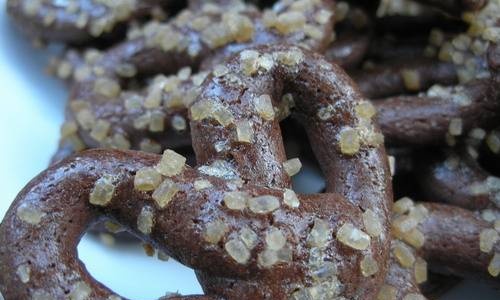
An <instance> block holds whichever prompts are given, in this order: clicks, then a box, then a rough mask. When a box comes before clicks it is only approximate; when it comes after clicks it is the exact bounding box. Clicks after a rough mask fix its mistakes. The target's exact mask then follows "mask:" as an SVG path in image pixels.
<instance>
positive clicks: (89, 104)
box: [54, 0, 332, 161]
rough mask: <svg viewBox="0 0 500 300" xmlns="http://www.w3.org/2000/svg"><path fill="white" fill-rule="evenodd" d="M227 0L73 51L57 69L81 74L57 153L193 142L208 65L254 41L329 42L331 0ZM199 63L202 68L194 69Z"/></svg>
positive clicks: (318, 44) (156, 149)
mask: <svg viewBox="0 0 500 300" xmlns="http://www.w3.org/2000/svg"><path fill="white" fill-rule="evenodd" d="M222 2H224V1H222ZM228 2H229V3H226V4H224V3H223V4H219V6H215V5H213V4H205V5H200V6H199V7H198V6H194V8H190V9H186V10H184V11H182V12H181V13H179V14H178V15H177V16H176V17H174V18H173V19H172V20H171V21H169V22H168V23H158V22H151V23H148V24H146V25H145V26H143V27H142V28H139V29H135V30H132V31H131V32H130V33H129V37H130V40H128V41H125V42H123V43H122V44H120V45H117V46H116V47H113V48H112V49H110V50H108V51H106V52H105V53H102V54H101V53H98V52H96V51H88V52H87V53H86V55H85V58H86V59H85V60H82V59H81V58H80V57H79V56H78V55H76V54H75V53H70V54H69V55H68V56H67V59H66V60H65V61H64V62H63V63H61V65H60V67H59V71H60V69H63V71H62V72H59V73H62V74H63V75H64V76H63V77H64V78H68V77H73V78H74V81H75V82H74V84H73V87H72V90H71V92H70V102H69V105H68V109H67V122H66V123H65V124H64V125H63V128H62V137H61V146H60V150H59V151H58V153H57V154H56V155H55V157H54V161H57V160H60V159H61V158H64V157H67V156H68V155H69V154H71V153H73V152H75V151H79V150H82V149H84V148H88V147H98V146H101V147H112V148H119V149H137V150H144V151H149V152H156V153H160V152H161V151H162V150H163V149H165V148H168V147H177V146H179V145H189V137H188V136H187V135H186V134H183V133H185V132H189V130H187V122H186V111H185V107H186V105H189V103H190V102H191V101H193V100H194V98H195V97H196V95H197V94H198V93H199V85H200V84H201V82H202V81H203V79H204V77H205V76H206V75H207V72H205V71H204V70H206V69H207V68H211V67H213V66H216V65H218V64H220V62H221V61H222V60H223V59H224V58H225V57H227V56H228V55H230V54H231V53H234V52H235V51H239V50H241V49H243V48H245V47H249V46H251V45H259V44H263V43H264V44H269V43H290V44H297V43H299V44H301V45H303V46H304V47H307V48H311V49H313V50H317V51H321V49H323V48H325V47H326V45H327V42H328V40H329V36H330V34H331V30H332V24H331V20H330V19H331V16H332V13H331V3H330V2H329V1H316V0H315V1H298V2H295V3H290V2H288V1H283V2H278V3H277V4H276V5H275V6H274V7H275V8H274V10H266V11H264V12H263V13H262V12H260V11H258V10H257V9H256V8H255V7H253V6H251V5H248V4H243V3H242V2H240V1H228ZM251 59H252V58H249V64H251V63H252V60H251ZM200 66H201V69H202V71H201V72H199V73H196V74H193V75H191V70H196V69H198V68H199V67H200ZM219 67H220V68H218V69H217V68H216V70H218V71H219V72H224V68H223V67H222V65H221V66H219ZM252 67H253V66H251V65H249V68H252ZM177 71H178V73H177V75H171V76H169V77H165V76H158V77H156V78H155V79H154V80H153V81H152V82H151V83H150V84H149V86H148V88H146V89H144V90H134V89H127V86H126V85H125V83H126V79H127V78H130V77H138V76H140V75H141V74H144V75H147V74H157V73H163V74H172V73H176V72H177ZM249 71H251V70H250V69H249ZM179 133H180V134H179Z"/></svg>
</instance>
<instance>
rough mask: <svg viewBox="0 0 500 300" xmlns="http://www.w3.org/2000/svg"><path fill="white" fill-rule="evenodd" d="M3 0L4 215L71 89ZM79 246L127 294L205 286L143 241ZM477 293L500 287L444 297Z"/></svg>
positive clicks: (50, 137)
mask: <svg viewBox="0 0 500 300" xmlns="http://www.w3.org/2000/svg"><path fill="white" fill-rule="evenodd" d="M4 1H5V0H0V66H1V67H0V101H1V102H2V103H3V104H2V108H1V109H0V137H1V139H2V141H3V142H2V145H1V147H0V187H1V188H0V199H1V201H0V218H1V217H3V215H4V214H5V212H6V210H7V209H8V207H9V205H10V203H11V201H12V200H13V199H14V198H15V196H16V194H17V193H18V192H19V191H20V190H21V189H22V188H23V187H24V186H25V185H26V184H27V183H28V181H29V180H30V179H32V178H33V177H34V176H35V175H36V174H38V173H39V172H41V171H42V170H43V169H45V168H46V167H47V164H48V162H49V159H50V157H51V155H52V154H53V153H54V151H55V149H56V147H57V140H58V136H59V126H60V124H61V123H62V122H63V110H64V103H65V102H66V94H67V89H66V88H65V87H64V86H63V84H62V83H61V82H59V81H58V80H55V79H53V78H51V77H49V76H47V75H45V74H44V73H43V69H44V68H45V66H46V62H47V60H48V54H47V51H43V50H40V49H33V48H32V47H31V45H30V43H29V41H28V40H27V39H26V38H25V37H24V36H22V35H21V34H19V31H17V30H16V29H15V28H14V27H13V26H12V24H11V23H10V22H9V20H8V18H7V17H6V14H5V3H4ZM312 182H313V183H314V182H316V181H315V180H312ZM314 184H317V182H316V183H314ZM78 250H79V256H80V258H81V259H82V261H84V262H85V264H86V266H87V269H88V270H89V272H90V273H91V274H92V275H93V276H94V277H95V278H96V279H98V280H99V281H101V282H102V283H104V284H105V285H106V286H108V287H110V288H111V289H113V290H114V291H115V292H116V293H118V294H120V295H121V296H124V297H127V298H129V299H156V298H158V297H160V296H162V295H164V294H165V293H166V292H175V291H178V292H180V293H182V294H197V293H201V292H202V291H201V288H200V286H199V284H198V282H197V281H196V278H195V276H194V273H193V271H192V270H190V269H188V268H185V267H183V266H181V265H180V264H178V263H176V262H173V261H169V262H161V261H158V260H156V259H154V258H150V257H146V256H145V255H144V252H143V250H142V247H140V246H137V245H136V246H130V245H128V246H127V245H119V246H116V247H111V248H110V247H107V246H104V245H103V244H102V243H99V242H97V241H96V240H94V239H93V238H92V237H89V236H86V237H85V238H84V239H83V240H82V242H81V243H80V245H79V248H78ZM479 295H480V298H481V299H483V300H489V299H491V300H493V299H500V293H499V292H494V291H491V290H490V289H488V288H487V287H485V285H484V284H481V283H478V282H470V281H467V282H465V283H463V284H461V285H459V286H458V287H456V288H455V289H454V290H453V291H452V292H450V293H449V294H448V295H446V296H445V297H442V298H441V299H443V300H450V299H472V298H473V297H477V296H479ZM8 300H10V299H8Z"/></svg>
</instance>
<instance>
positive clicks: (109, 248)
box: [78, 232, 202, 299]
mask: <svg viewBox="0 0 500 300" xmlns="http://www.w3.org/2000/svg"><path fill="white" fill-rule="evenodd" d="M110 241H112V239H110V235H109V234H108V233H95V232H94V233H86V234H85V235H84V236H83V237H82V239H81V241H80V243H79V244H78V257H79V259H80V260H81V261H82V262H83V263H84V264H85V267H86V268H87V271H88V272H89V273H90V274H91V276H92V277H94V278H95V279H96V280H97V281H99V282H101V283H102V284H104V285H105V286H107V287H108V288H110V289H111V290H112V291H113V292H115V293H116V294H118V295H120V296H122V297H125V298H127V299H158V298H160V297H162V296H165V295H168V294H169V293H180V294H184V295H186V294H200V293H202V291H201V288H200V285H199V284H198V281H197V280H196V277H195V274H194V272H193V270H192V269H190V268H187V267H185V266H183V265H181V264H179V263H178V262H176V261H175V260H173V259H171V258H169V259H168V260H167V261H162V260H159V259H158V258H157V257H158V251H155V254H154V255H153V256H152V257H150V256H147V255H146V254H145V252H144V250H145V248H143V246H142V245H143V243H142V241H140V240H138V239H137V238H135V237H132V235H127V237H126V240H123V239H122V240H118V241H117V242H115V243H111V242H110ZM146 249H147V247H146Z"/></svg>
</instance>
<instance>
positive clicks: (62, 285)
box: [0, 46, 392, 299]
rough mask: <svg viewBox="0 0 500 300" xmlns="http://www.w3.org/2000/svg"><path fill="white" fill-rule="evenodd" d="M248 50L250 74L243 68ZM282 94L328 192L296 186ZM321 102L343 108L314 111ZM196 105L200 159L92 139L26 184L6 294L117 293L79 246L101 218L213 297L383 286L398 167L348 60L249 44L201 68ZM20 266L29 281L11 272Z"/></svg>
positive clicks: (7, 237)
mask: <svg viewBox="0 0 500 300" xmlns="http://www.w3.org/2000/svg"><path fill="white" fill-rule="evenodd" d="M249 56H251V57H254V58H255V59H256V63H257V64H256V65H257V66H258V68H256V69H255V72H253V73H252V74H249V73H246V72H243V71H242V70H243V69H242V64H244V63H245V59H244V58H246V57H249ZM284 95H286V96H285V97H282V96H284ZM283 98H284V99H288V100H283ZM291 99H293V101H291ZM281 101H288V103H289V104H290V103H292V102H293V105H294V107H295V112H296V117H297V118H298V119H299V120H301V121H302V123H303V125H304V126H305V128H306V129H307V131H308V134H309V138H310V139H312V140H315V141H316V142H315V144H314V145H313V147H314V150H315V152H316V155H317V158H318V160H319V161H320V163H321V165H322V168H323V171H324V173H325V175H326V178H327V182H328V184H327V193H324V194H311V195H296V194H295V193H294V192H293V190H292V189H291V184H290V176H292V175H293V174H294V173H296V172H297V170H298V169H297V168H298V165H297V161H296V160H287V159H286V157H285V152H284V146H283V141H282V138H281V135H280V128H279V121H278V118H277V115H276V114H275V111H274V109H273V107H274V106H278V105H280V102H281ZM327 106H328V107H330V111H331V109H333V110H334V111H335V112H334V113H333V114H331V116H330V117H329V118H325V117H324V116H322V117H321V118H320V117H319V116H318V114H319V115H321V112H322V111H323V110H324V108H325V107H327ZM189 111H190V113H189V114H190V119H191V128H192V129H191V130H192V142H193V147H194V150H195V152H196V157H197V162H198V165H197V166H196V168H191V167H189V166H186V165H185V159H184V158H183V157H182V156H181V155H179V154H177V153H175V152H173V151H171V150H166V151H165V153H164V154H163V156H161V157H160V156H158V155H155V154H146V153H142V152H133V151H118V150H92V151H87V152H83V153H81V154H79V155H78V156H76V157H73V158H71V159H69V160H66V161H63V162H61V163H59V164H56V165H54V166H52V167H51V168H49V169H48V170H47V171H45V172H44V173H42V174H41V175H39V176H38V177H37V178H36V179H35V180H33V181H32V182H31V183H30V184H29V186H28V187H26V188H25V189H24V190H23V192H21V194H20V195H19V196H18V198H17V199H16V200H15V203H14V204H13V206H12V207H11V209H10V211H9V212H8V213H7V216H6V218H5V220H4V221H3V223H2V226H1V230H0V237H1V243H0V245H1V246H0V262H1V266H2V267H1V268H2V272H1V275H0V276H1V280H0V282H1V289H2V292H3V293H4V296H5V297H7V299H11V298H12V299H28V298H30V297H34V298H35V299H42V298H43V296H44V295H51V296H52V297H53V298H57V299H59V298H63V297H67V296H68V294H69V295H70V298H71V299H85V298H87V297H88V298H92V299H109V298H107V297H111V296H112V295H113V294H112V292H111V291H110V290H108V289H107V288H106V287H104V286H102V285H100V284H98V283H97V282H96V281H94V280H93V279H92V278H91V277H90V275H89V274H88V273H87V272H86V271H85V269H84V267H83V266H82V265H81V263H80V262H79V261H78V259H77V254H76V246H77V244H78V242H79V239H80V237H81V236H82V235H83V234H84V232H85V230H86V229H87V228H88V227H89V226H90V225H91V224H92V223H94V222H96V221H98V220H101V219H102V218H109V219H112V220H114V221H116V222H118V223H119V224H121V225H123V226H125V227H126V228H128V229H129V230H130V231H131V232H133V233H134V234H136V235H138V236H139V237H140V238H141V239H143V240H145V241H147V242H149V243H151V244H153V245H154V246H155V247H157V248H159V249H161V250H162V251H164V252H165V253H167V254H168V255H171V256H172V257H173V258H175V259H176V260H178V261H180V262H181V263H183V264H185V265H187V266H189V267H192V268H193V269H195V270H196V272H197V275H198V278H199V280H200V283H201V285H202V287H203V289H204V291H205V293H206V294H207V295H208V296H209V297H216V298H217V297H222V298H227V299H237V298H242V299H288V298H297V299H304V297H311V298H313V299H320V297H321V299H332V298H334V297H340V296H343V297H347V298H360V299H373V298H374V297H376V294H377V293H378V290H379V287H380V285H381V284H382V281H383V280H384V278H385V276H386V273H387V264H386V262H387V261H388V257H389V248H390V247H389V242H390V234H389V219H388V213H389V206H390V205H391V199H392V190H391V185H390V173H389V170H388V163H387V159H386V155H385V152H384V147H383V144H382V143H381V141H380V139H378V138H377V137H379V135H380V133H379V130H378V129H377V128H376V126H374V125H373V124H372V123H371V117H372V116H373V109H372V107H371V106H370V105H369V103H368V102H366V101H364V100H363V97H362V96H361V95H360V93H359V92H358V90H357V88H356V87H355V85H354V84H353V82H352V81H351V80H350V79H349V78H348V77H347V75H346V74H345V73H344V72H343V71H342V70H341V69H340V68H338V67H337V66H334V65H331V64H329V63H328V62H326V61H325V60H323V59H322V58H320V57H319V56H317V55H315V54H311V53H309V52H307V51H306V50H301V49H300V48H297V47H291V46H269V47H262V48H255V49H250V50H245V51H243V52H241V53H240V54H239V55H237V56H235V57H234V58H233V59H231V60H230V61H229V63H228V64H227V65H226V72H224V74H220V73H219V74H217V75H213V74H212V75H210V76H209V77H208V78H207V79H206V80H205V82H204V84H203V86H202V92H201V94H200V96H199V97H198V98H197V99H196V101H194V103H193V104H192V105H191V106H190V109H189ZM7 245H9V246H7ZM21 266H22V267H21ZM20 267H21V271H20V273H21V274H22V276H21V284H22V286H23V288H19V283H20V281H19V280H20V279H19V277H18V276H12V273H15V272H16V270H19V268H20ZM360 270H362V272H360ZM37 297H38V298H37Z"/></svg>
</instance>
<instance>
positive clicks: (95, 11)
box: [7, 0, 171, 44]
mask: <svg viewBox="0 0 500 300" xmlns="http://www.w3.org/2000/svg"><path fill="white" fill-rule="evenodd" d="M168 2H171V1H169V0H166V1H165V0H164V1H161V0H146V1H137V0H122V1H111V0H106V1H97V0H78V1H68V2H65V1H63V2H61V1H54V0H8V1H7V11H8V13H9V14H10V15H11V16H12V17H13V19H14V21H15V22H16V23H17V25H18V27H19V29H21V30H22V31H23V32H24V33H26V34H27V35H29V36H31V37H33V38H36V39H41V40H49V41H59V42H65V43H69V44H85V43H89V42H91V41H93V40H94V39H96V38H99V37H103V36H108V37H110V36H112V35H114V34H116V32H118V31H119V28H120V27H123V26H124V25H125V24H126V23H127V22H129V21H130V20H132V19H137V18H141V17H144V16H146V15H149V14H164V13H163V12H162V6H165V4H168Z"/></svg>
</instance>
